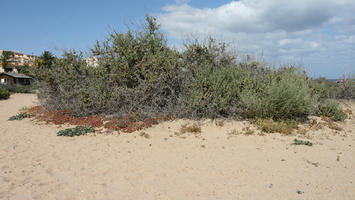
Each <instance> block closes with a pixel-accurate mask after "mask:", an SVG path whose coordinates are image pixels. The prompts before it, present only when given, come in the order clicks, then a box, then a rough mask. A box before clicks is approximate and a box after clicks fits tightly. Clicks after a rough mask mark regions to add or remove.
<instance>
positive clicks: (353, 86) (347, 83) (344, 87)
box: [336, 73, 355, 99]
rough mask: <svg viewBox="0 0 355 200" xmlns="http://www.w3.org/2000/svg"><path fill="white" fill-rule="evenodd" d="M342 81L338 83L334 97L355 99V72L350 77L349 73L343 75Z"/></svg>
mask: <svg viewBox="0 0 355 200" xmlns="http://www.w3.org/2000/svg"><path fill="white" fill-rule="evenodd" d="M343 80H344V81H343V82H342V83H338V84H336V85H337V93H336V98H341V99H355V73H354V74H353V77H352V78H351V77H350V75H348V76H346V75H344V76H343Z"/></svg>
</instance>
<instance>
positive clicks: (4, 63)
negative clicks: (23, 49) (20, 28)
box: [0, 51, 14, 67]
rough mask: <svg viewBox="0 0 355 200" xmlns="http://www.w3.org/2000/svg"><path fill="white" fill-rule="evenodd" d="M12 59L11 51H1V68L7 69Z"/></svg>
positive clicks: (12, 53)
mask: <svg viewBox="0 0 355 200" xmlns="http://www.w3.org/2000/svg"><path fill="white" fill-rule="evenodd" d="M13 57H14V52H12V51H3V52H2V55H1V57H0V59H1V65H2V67H7V65H8V64H9V60H10V59H11V58H13Z"/></svg>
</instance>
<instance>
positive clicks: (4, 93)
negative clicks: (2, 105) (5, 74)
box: [0, 87, 10, 99]
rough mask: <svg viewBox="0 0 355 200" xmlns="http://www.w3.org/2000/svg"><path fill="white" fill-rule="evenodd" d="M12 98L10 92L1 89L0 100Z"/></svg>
mask: <svg viewBox="0 0 355 200" xmlns="http://www.w3.org/2000/svg"><path fill="white" fill-rule="evenodd" d="M8 98H10V92H9V91H8V90H6V89H4V88H2V87H0V99H8Z"/></svg>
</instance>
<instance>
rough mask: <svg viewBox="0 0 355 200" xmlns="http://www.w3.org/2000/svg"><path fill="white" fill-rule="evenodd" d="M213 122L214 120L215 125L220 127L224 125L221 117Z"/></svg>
mask: <svg viewBox="0 0 355 200" xmlns="http://www.w3.org/2000/svg"><path fill="white" fill-rule="evenodd" d="M214 122H215V124H216V125H217V126H220V127H223V126H224V120H223V119H216V120H215V121H214Z"/></svg>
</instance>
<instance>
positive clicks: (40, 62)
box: [30, 51, 57, 81]
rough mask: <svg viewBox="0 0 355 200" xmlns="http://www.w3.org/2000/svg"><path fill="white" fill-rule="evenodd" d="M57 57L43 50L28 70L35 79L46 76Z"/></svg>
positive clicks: (41, 78)
mask: <svg viewBox="0 0 355 200" xmlns="http://www.w3.org/2000/svg"><path fill="white" fill-rule="evenodd" d="M56 59H57V58H56V57H55V56H54V55H53V54H52V53H51V52H50V51H44V52H43V53H42V55H41V56H40V57H39V58H37V59H36V60H35V61H34V64H33V67H32V69H31V70H30V71H31V74H33V75H34V76H35V78H36V79H37V80H40V81H41V80H43V79H45V78H46V77H47V72H48V70H50V69H51V68H52V66H53V63H54V62H55V60H56Z"/></svg>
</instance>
